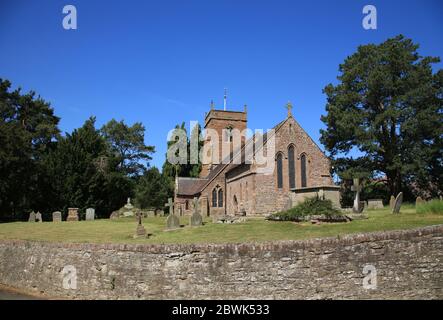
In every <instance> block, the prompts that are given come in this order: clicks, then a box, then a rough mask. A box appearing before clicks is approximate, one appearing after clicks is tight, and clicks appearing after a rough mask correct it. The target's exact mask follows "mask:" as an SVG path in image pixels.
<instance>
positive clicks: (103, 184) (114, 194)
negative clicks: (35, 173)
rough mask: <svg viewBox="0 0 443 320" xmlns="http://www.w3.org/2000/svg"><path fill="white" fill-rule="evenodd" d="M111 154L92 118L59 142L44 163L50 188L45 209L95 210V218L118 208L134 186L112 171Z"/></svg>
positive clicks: (119, 173)
mask: <svg viewBox="0 0 443 320" xmlns="http://www.w3.org/2000/svg"><path fill="white" fill-rule="evenodd" d="M115 163H116V161H114V160H113V153H112V152H111V151H110V150H109V146H108V144H107V143H106V141H105V139H104V138H103V137H102V136H101V134H100V131H99V130H97V129H96V128H95V118H94V117H91V118H89V119H88V120H87V121H86V122H85V123H84V125H83V126H82V127H81V128H79V129H75V130H74V131H73V132H72V133H71V134H66V137H63V138H61V139H60V141H59V142H58V144H57V147H56V148H55V149H54V150H53V151H52V152H51V153H50V154H49V155H48V157H47V158H46V159H45V167H46V170H47V171H46V175H47V176H48V177H50V179H51V185H52V187H53V189H52V192H53V194H52V195H51V197H50V198H51V199H52V200H51V202H50V204H48V208H50V209H52V210H56V209H57V210H61V209H62V210H64V211H66V209H67V208H68V207H72V206H73V207H78V208H80V209H81V211H82V212H84V210H85V209H86V208H88V207H93V208H95V209H96V214H97V216H99V217H108V216H109V214H110V212H112V211H113V210H116V209H118V208H120V207H121V206H122V204H123V203H124V202H125V199H126V198H127V197H128V196H131V195H132V193H133V192H132V190H133V187H134V183H133V182H132V181H131V180H130V179H129V178H128V177H126V176H125V175H124V174H123V173H121V172H119V171H117V170H116V167H115V165H114V166H113V164H115Z"/></svg>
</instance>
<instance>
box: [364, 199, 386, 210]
mask: <svg viewBox="0 0 443 320" xmlns="http://www.w3.org/2000/svg"><path fill="white" fill-rule="evenodd" d="M383 208H384V207H383V200H382V199H368V209H383Z"/></svg>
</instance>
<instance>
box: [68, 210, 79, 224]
mask: <svg viewBox="0 0 443 320" xmlns="http://www.w3.org/2000/svg"><path fill="white" fill-rule="evenodd" d="M66 221H78V208H68V217H67V218H66Z"/></svg>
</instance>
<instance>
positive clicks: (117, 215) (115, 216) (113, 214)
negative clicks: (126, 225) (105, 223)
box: [109, 211, 120, 220]
mask: <svg viewBox="0 0 443 320" xmlns="http://www.w3.org/2000/svg"><path fill="white" fill-rule="evenodd" d="M118 218H120V214H119V213H118V211H113V212H112V213H111V215H110V216H109V219H111V220H116V219H118Z"/></svg>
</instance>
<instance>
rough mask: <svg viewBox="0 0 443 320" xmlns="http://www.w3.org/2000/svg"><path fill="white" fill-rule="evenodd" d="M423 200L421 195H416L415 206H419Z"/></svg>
mask: <svg viewBox="0 0 443 320" xmlns="http://www.w3.org/2000/svg"><path fill="white" fill-rule="evenodd" d="M424 202H425V201H424V200H423V199H422V197H420V196H419V197H417V199H415V206H419V205H421V204H423V203H424Z"/></svg>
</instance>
